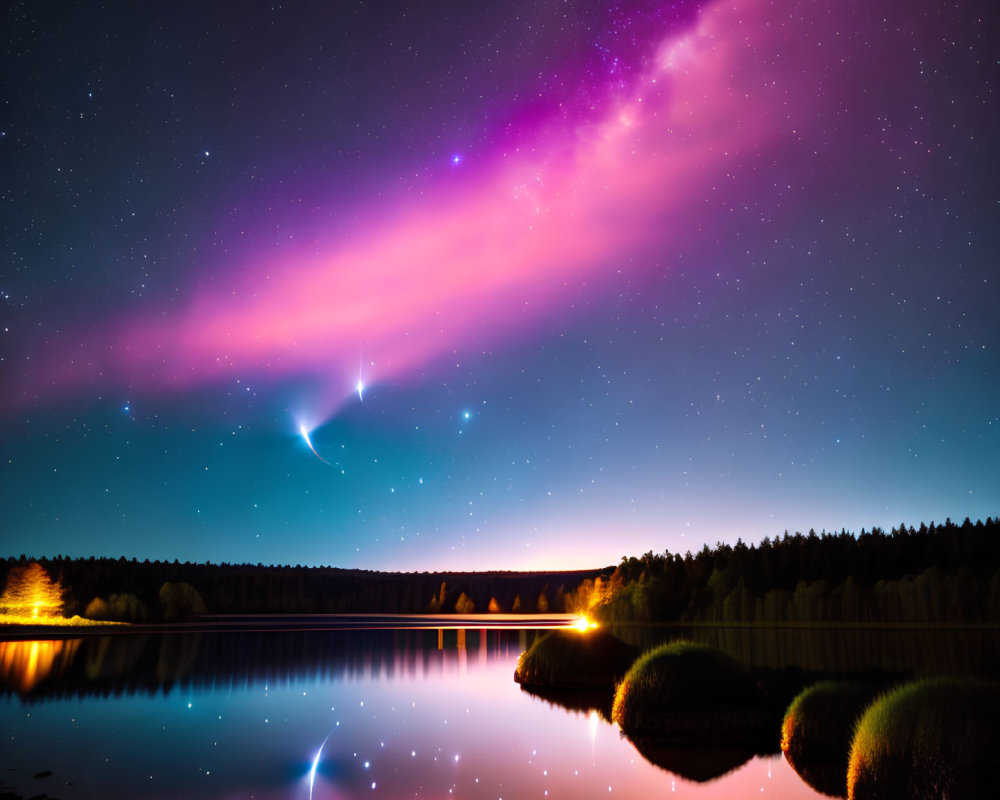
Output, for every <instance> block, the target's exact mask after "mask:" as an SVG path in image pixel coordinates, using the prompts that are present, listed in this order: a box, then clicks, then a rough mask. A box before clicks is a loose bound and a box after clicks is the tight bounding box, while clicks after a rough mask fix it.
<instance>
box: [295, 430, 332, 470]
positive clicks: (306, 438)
mask: <svg viewBox="0 0 1000 800" xmlns="http://www.w3.org/2000/svg"><path fill="white" fill-rule="evenodd" d="M299 435H300V436H301V437H302V439H303V440H304V441H305V443H306V446H307V447H308V448H309V449H310V450H312V454H313V455H314V456H316V458H318V459H319V460H320V461H322V462H323V463H324V464H326V465H328V466H331V467H332V466H333V465H332V464H330V462H329V461H327V460H326V459H325V458H323V456H321V455H320V454H319V453H317V452H316V448H315V447H314V446H313V443H312V439H311V438H310V437H309V429H308V428H307V427H306V426H305V425H304V424H300V425H299Z"/></svg>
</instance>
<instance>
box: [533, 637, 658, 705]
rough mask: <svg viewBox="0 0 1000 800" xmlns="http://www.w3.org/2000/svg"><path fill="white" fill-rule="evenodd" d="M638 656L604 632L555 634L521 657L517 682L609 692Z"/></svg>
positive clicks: (540, 639)
mask: <svg viewBox="0 0 1000 800" xmlns="http://www.w3.org/2000/svg"><path fill="white" fill-rule="evenodd" d="M637 655H638V650H636V649H635V648H634V647H632V646H631V645H628V644H625V642H623V641H622V640H621V639H618V638H616V637H614V636H612V635H611V634H610V633H606V632H604V631H601V630H596V631H595V630H591V631H586V632H584V633H581V632H579V631H564V630H558V631H552V632H551V633H547V634H545V635H544V636H542V637H540V638H539V639H536V640H535V643H534V644H533V645H532V646H531V647H530V648H528V649H527V650H526V651H524V652H523V653H522V654H521V657H520V658H519V659H518V661H517V669H515V670H514V680H515V681H517V682H518V683H520V684H521V685H522V686H527V687H533V688H537V687H540V688H546V689H599V690H606V691H608V692H610V691H613V690H614V686H615V683H616V681H617V680H618V679H619V678H621V676H622V675H624V674H625V673H626V672H627V671H628V668H629V667H630V666H631V664H632V662H633V661H634V660H635V657H636V656H637Z"/></svg>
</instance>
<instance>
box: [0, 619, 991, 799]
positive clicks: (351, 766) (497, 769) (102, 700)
mask: <svg viewBox="0 0 1000 800" xmlns="http://www.w3.org/2000/svg"><path fill="white" fill-rule="evenodd" d="M470 622H471V624H473V625H474V626H476V627H470V628H465V629H443V628H442V629H433V628H432V629H415V628H399V629H393V628H390V627H386V626H385V625H384V624H382V625H380V627H379V628H376V629H349V628H350V627H353V626H348V627H347V628H345V627H343V626H342V627H341V628H340V629H334V630H316V629H310V626H308V625H305V626H302V627H303V628H304V629H302V630H295V631H285V630H278V629H274V627H273V626H264V627H269V628H270V629H268V630H233V631H219V630H213V631H209V632H204V633H190V632H189V633H173V634H158V633H141V634H115V635H112V636H106V635H86V636H81V637H80V638H64V639H57V640H19V641H0V686H2V690H0V720H2V725H3V729H2V731H0V734H2V739H0V796H3V795H4V793H5V792H6V793H9V794H8V796H15V797H16V796H23V797H36V796H44V797H49V798H310V797H312V798H316V800H319V799H320V798H361V797H363V798H372V799H373V800H375V798H393V797H398V798H402V797H431V798H446V797H461V798H491V799H492V800H496V798H510V799H511V800H516V799H517V798H546V797H550V798H581V797H625V798H647V797H653V796H662V795H666V794H671V795H672V796H673V795H676V796H678V797H689V798H730V797H750V796H753V797H761V798H785V799H786V800H794V799H795V798H815V797H822V796H823V795H819V794H817V793H816V792H814V791H813V790H812V789H810V788H809V787H808V786H807V785H806V784H804V783H803V782H802V781H801V779H800V778H799V777H798V776H797V775H796V774H795V772H794V771H792V769H791V768H790V767H789V766H788V765H787V763H786V762H785V760H784V759H783V757H782V756H781V755H780V754H778V753H777V739H776V740H775V748H774V749H773V751H772V753H770V754H759V755H753V754H750V753H744V752H738V751H732V750H726V749H725V748H722V749H719V750H712V749H711V748H709V749H707V750H706V749H702V750H693V749H689V748H683V747H675V748H672V749H666V750H662V751H660V752H657V753H656V754H655V756H654V757H655V760H656V761H657V762H658V764H653V763H651V762H650V761H648V760H647V759H646V758H645V757H644V756H643V755H641V754H640V753H639V752H638V751H637V750H636V749H635V747H633V745H632V744H631V743H630V742H629V741H628V740H627V739H624V738H623V737H622V736H621V735H620V733H619V731H618V729H617V728H616V727H614V726H613V725H612V724H610V723H609V722H607V721H606V719H605V718H604V717H603V716H602V715H601V714H600V713H599V712H598V711H596V710H589V709H587V708H586V707H585V705H586V704H583V705H584V708H583V709H582V710H570V709H568V708H565V707H563V706H561V705H559V704H554V703H550V702H548V701H546V700H543V699H541V698H538V697H535V696H533V695H531V694H529V693H527V692H524V691H522V690H521V689H520V687H519V686H518V685H517V684H515V683H514V681H513V679H512V674H513V671H514V666H515V663H516V661H517V657H518V655H519V654H520V653H521V652H522V650H523V649H524V648H525V647H527V646H528V645H529V644H530V643H531V641H532V640H533V638H534V637H535V636H537V635H539V633H540V631H538V630H530V629H517V628H510V627H501V628H489V627H484V623H483V622H482V621H479V620H471V621H470ZM686 633H687V634H688V635H689V636H690V635H691V631H687V632H686ZM702 633H704V634H705V636H706V637H708V638H712V637H715V639H717V640H718V641H717V642H716V644H717V645H722V646H724V647H725V646H732V647H736V648H741V647H742V648H749V649H751V650H752V648H753V646H755V645H751V644H750V642H756V641H758V640H759V641H767V639H766V637H767V636H773V633H767V632H762V631H757V632H756V633H757V634H758V635H757V636H756V637H755V632H754V631H752V630H751V631H744V632H742V633H740V634H739V635H736V634H732V633H731V634H730V636H731V637H733V636H735V638H733V640H732V641H731V642H729V643H728V644H727V642H726V641H725V635H724V634H723V633H722V632H720V631H718V630H716V631H708V632H704V631H703V632H702ZM642 635H643V636H647V635H651V634H648V633H643V634H642ZM783 635H785V638H786V639H787V641H785V642H784V643H783V642H782V641H779V640H778V639H773V640H772V641H771V643H770V646H769V647H765V646H764V645H760V652H759V653H756V654H755V653H754V652H749V651H748V652H747V654H746V656H747V658H748V659H749V660H753V659H755V658H756V659H758V660H760V658H764V660H765V661H767V660H769V659H770V660H776V661H778V662H781V661H785V662H787V661H788V659H789V658H790V656H789V655H788V653H787V652H786V651H787V650H789V649H791V650H793V651H794V649H795V647H796V645H795V644H794V642H795V641H797V639H796V636H797V635H796V634H795V632H785V634H783ZM810 635H813V634H810ZM0 636H2V634H0ZM864 636H867V634H864V635H863V636H862V638H861V639H860V640H859V639H858V638H857V637H858V634H857V633H855V634H854V635H851V634H849V633H845V632H843V631H841V632H836V631H834V632H827V634H826V638H822V637H821V638H822V641H819V640H817V642H813V644H812V645H811V647H812V650H813V651H815V650H816V648H817V647H818V648H819V651H817V652H816V653H814V655H815V657H816V658H817V659H821V655H822V652H823V651H824V650H827V651H828V652H829V653H830V654H832V655H833V656H834V660H837V659H838V658H839V659H840V662H841V663H837V664H833V663H830V664H829V666H830V670H828V671H835V672H840V671H843V667H844V664H843V663H842V662H843V658H842V654H843V653H844V652H845V651H846V652H848V653H849V652H851V650H850V648H851V647H853V646H857V647H864V641H865V639H864ZM955 636H956V634H946V633H942V632H936V633H933V632H932V633H927V632H924V633H922V634H914V633H913V632H906V633H903V634H900V639H899V642H897V645H895V646H897V647H898V646H900V645H901V646H902V647H903V654H902V655H900V656H898V657H897V656H895V655H890V656H889V660H890V662H891V663H890V664H889V665H887V666H888V667H890V668H891V669H892V670H895V671H900V670H903V671H908V672H910V673H912V674H926V673H935V672H939V671H940V669H939V668H938V667H937V666H935V664H936V663H937V661H939V660H940V658H938V657H937V656H936V655H935V653H938V652H939V650H940V649H941V648H946V647H947V648H950V650H949V651H948V654H947V659H948V664H947V671H955V670H958V669H961V670H962V671H972V672H982V671H984V670H987V671H988V670H992V669H993V667H994V666H995V659H996V653H997V635H996V633H995V632H988V633H983V632H978V633H963V634H957V636H958V639H956V638H954V637H955ZM762 637H763V638H762ZM789 637H790V638H789ZM830 637H833V638H830ZM921 637H924V638H923V639H921ZM942 637H944V638H942ZM949 637H951V638H949ZM779 639H780V636H779ZM800 639H801V636H799V640H800ZM838 641H839V644H838ZM855 641H860V642H861V644H858V645H852V644H850V643H851V642H855ZM872 641H874V642H878V643H881V644H880V645H879V646H880V647H884V646H888V645H885V644H884V641H885V636H884V635H883V636H879V635H876V636H875V638H874V639H873V640H872ZM916 642H922V643H920V644H915V643H916ZM869 647H870V645H869ZM907 648H910V649H913V648H916V652H918V653H920V652H924V653H925V655H927V656H928V658H929V660H927V659H925V660H923V661H922V660H921V658H920V657H917V656H912V654H911V656H910V657H908V656H907V655H906V652H907ZM956 652H959V653H960V657H961V658H962V659H964V662H963V664H964V665H962V666H954V664H953V663H952V662H953V661H954V660H955V659H956V655H955V653H956ZM767 653H770V654H771V655H770V656H768V655H767ZM837 654H840V655H837ZM733 655H738V654H737V653H734V654H733ZM803 655H804V654H803V653H800V654H799V656H798V658H799V660H801V659H802V657H803ZM862 655H863V656H864V660H865V663H864V664H863V667H864V669H871V668H872V663H871V662H873V661H878V660H879V659H881V658H883V657H884V656H885V654H882V655H878V654H876V655H871V654H870V653H868V650H864V652H863V653H862V652H860V651H859V657H860V656H862ZM943 657H944V656H942V658H943ZM758 666H761V667H763V668H767V669H778V670H779V671H780V673H781V674H782V675H784V674H787V675H789V676H790V677H789V681H790V682H791V683H795V682H796V681H798V682H802V681H807V680H808V675H806V676H805V677H803V674H804V673H803V668H807V669H809V670H815V669H817V667H819V668H822V667H823V666H824V663H819V662H818V663H810V664H801V665H796V664H788V663H783V664H782V663H776V664H760V665H758ZM715 776H718V777H715Z"/></svg>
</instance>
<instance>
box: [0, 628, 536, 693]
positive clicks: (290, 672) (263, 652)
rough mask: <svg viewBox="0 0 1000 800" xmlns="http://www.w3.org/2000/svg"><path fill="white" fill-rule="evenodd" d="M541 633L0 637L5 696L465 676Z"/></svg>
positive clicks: (510, 654) (451, 631)
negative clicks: (42, 638) (304, 681)
mask: <svg viewBox="0 0 1000 800" xmlns="http://www.w3.org/2000/svg"><path fill="white" fill-rule="evenodd" d="M538 633H540V632H536V631H533V630H524V629H520V630H504V629H472V628H470V629H457V630H455V629H439V630H435V629H408V630H351V631H338V632H337V635H335V636H331V635H329V633H327V632H323V631H285V632H277V631H269V632H267V633H258V632H246V631H243V632H239V633H204V634H184V633H165V634H158V633H139V634H126V635H115V636H87V637H84V638H82V639H79V638H77V639H52V640H42V641H8V642H0V694H4V693H11V692H13V693H16V694H18V695H20V696H21V697H22V698H25V699H36V700H41V699H45V698H52V697H66V696H73V697H76V696H103V697H109V696H118V695H128V694H136V693H144V694H158V693H166V692H169V691H171V690H172V689H173V688H175V687H193V688H199V689H239V690H245V689H251V688H254V687H257V686H264V685H268V686H272V687H276V686H282V685H285V684H288V683H292V682H294V681H297V680H301V679H310V680H311V679H316V678H320V679H324V680H342V679H370V678H379V677H385V678H394V677H406V678H421V677H423V676H425V675H433V674H442V673H443V674H460V673H461V672H464V671H465V670H467V669H469V668H475V667H476V666H480V665H486V664H487V663H489V662H490V661H492V660H494V659H497V658H501V659H506V660H509V659H510V658H512V657H513V656H515V655H517V654H518V653H520V652H521V651H522V650H523V649H524V648H525V647H527V646H529V645H530V644H531V643H532V641H534V638H535V636H536V635H537V634H538Z"/></svg>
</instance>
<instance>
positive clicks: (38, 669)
mask: <svg viewBox="0 0 1000 800" xmlns="http://www.w3.org/2000/svg"><path fill="white" fill-rule="evenodd" d="M79 647H80V640H79V639H57V640H54V641H40V642H0V685H2V686H4V687H5V688H12V689H15V690H16V691H18V692H29V691H31V690H32V689H34V688H35V687H36V686H38V684H40V683H41V682H42V681H44V680H46V679H48V678H52V677H59V676H60V675H62V674H63V672H65V670H66V669H67V667H68V666H69V665H70V664H72V663H73V659H74V657H75V656H76V651H77V650H78V649H79Z"/></svg>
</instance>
